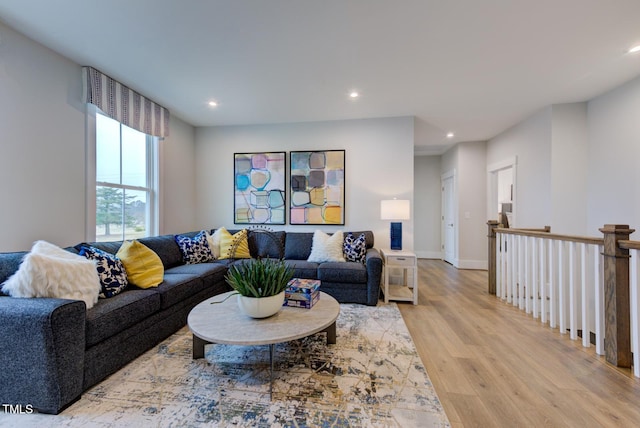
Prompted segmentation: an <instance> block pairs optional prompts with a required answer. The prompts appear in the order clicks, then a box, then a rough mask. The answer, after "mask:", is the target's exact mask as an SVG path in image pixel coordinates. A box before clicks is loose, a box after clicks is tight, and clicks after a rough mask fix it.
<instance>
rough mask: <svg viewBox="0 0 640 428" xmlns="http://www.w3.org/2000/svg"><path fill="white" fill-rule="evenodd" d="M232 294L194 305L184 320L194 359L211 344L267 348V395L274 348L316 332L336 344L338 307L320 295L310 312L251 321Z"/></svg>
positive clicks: (294, 311) (288, 311) (289, 309)
mask: <svg viewBox="0 0 640 428" xmlns="http://www.w3.org/2000/svg"><path fill="white" fill-rule="evenodd" d="M234 293H235V292H233V291H230V292H228V293H224V294H219V295H217V296H214V297H211V298H210V299H207V300H205V301H204V302H201V303H199V304H198V305H196V306H195V307H194V308H193V309H192V310H191V312H189V316H188V317H187V325H188V326H189V330H191V333H192V334H193V358H194V359H198V358H204V347H205V345H207V344H210V343H214V344H215V343H217V344H224V345H269V362H270V365H271V385H270V393H272V392H273V348H274V345H275V344H276V343H282V342H289V341H291V340H295V339H300V338H303V337H307V336H310V335H312V334H314V333H318V332H326V333H327V344H333V343H336V319H337V318H338V314H339V313H340V305H339V304H338V302H337V301H336V299H334V298H333V297H331V296H329V295H328V294H326V293H323V292H320V299H319V300H318V302H317V303H316V304H315V305H314V306H313V307H312V308H311V309H305V308H294V307H289V306H283V307H282V309H281V310H280V311H279V312H278V313H276V314H275V315H273V316H271V317H269V318H262V319H255V318H251V317H249V316H247V315H245V314H243V313H242V312H240V309H239V308H238V303H237V299H236V297H235V296H232V294H234Z"/></svg>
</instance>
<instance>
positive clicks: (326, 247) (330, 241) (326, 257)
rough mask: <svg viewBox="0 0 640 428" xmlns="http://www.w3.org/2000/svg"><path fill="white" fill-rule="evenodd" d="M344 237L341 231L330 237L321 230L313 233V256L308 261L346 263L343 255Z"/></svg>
mask: <svg viewBox="0 0 640 428" xmlns="http://www.w3.org/2000/svg"><path fill="white" fill-rule="evenodd" d="M343 242H344V236H343V233H342V231H341V230H339V231H337V232H335V233H334V234H333V235H331V236H329V235H327V234H326V233H324V232H322V231H321V230H316V231H315V232H314V233H313V244H312V245H311V254H310V255H309V258H308V259H307V261H309V262H316V263H321V262H344V261H345V260H344V255H343V253H342V244H343Z"/></svg>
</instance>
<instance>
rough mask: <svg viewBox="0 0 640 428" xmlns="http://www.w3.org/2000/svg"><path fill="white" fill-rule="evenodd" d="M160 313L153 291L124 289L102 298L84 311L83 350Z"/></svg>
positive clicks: (155, 292) (158, 296) (157, 297)
mask: <svg viewBox="0 0 640 428" xmlns="http://www.w3.org/2000/svg"><path fill="white" fill-rule="evenodd" d="M159 310H160V294H158V293H157V291H156V290H155V289H149V290H126V291H124V292H122V293H120V294H118V295H116V296H113V297H112V298H110V299H102V300H100V301H99V302H98V304H97V305H95V306H94V307H93V308H91V309H90V310H88V311H87V321H86V322H87V326H86V327H87V328H86V340H87V343H86V346H87V348H88V347H90V346H92V345H95V344H96V343H98V342H101V341H103V340H104V339H107V338H109V337H111V336H113V335H114V334H117V333H120V332H121V331H123V330H125V329H127V328H129V327H131V326H132V325H135V324H136V323H138V322H140V321H142V320H143V319H145V318H147V317H148V316H150V315H151V314H153V313H155V312H157V311H159Z"/></svg>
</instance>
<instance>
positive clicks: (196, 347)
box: [192, 322, 336, 398]
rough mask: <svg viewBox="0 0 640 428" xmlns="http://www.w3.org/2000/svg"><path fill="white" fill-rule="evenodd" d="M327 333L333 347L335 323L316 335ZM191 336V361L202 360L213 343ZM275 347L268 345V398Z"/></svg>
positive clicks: (328, 342) (328, 340) (270, 392)
mask: <svg viewBox="0 0 640 428" xmlns="http://www.w3.org/2000/svg"><path fill="white" fill-rule="evenodd" d="M323 332H325V333H327V345H335V343H336V323H335V322H334V323H333V324H331V325H330V326H329V327H327V328H325V329H324V330H320V331H319V332H318V333H323ZM314 334H315V333H314ZM192 336H193V350H192V353H193V359H194V360H197V359H200V358H204V347H205V346H206V345H209V344H212V343H213V342H209V341H207V340H204V339H201V338H199V337H198V336H196V335H195V334H193V335H192ZM274 347H275V343H270V344H269V366H270V369H269V377H270V379H269V397H270V398H273V350H274Z"/></svg>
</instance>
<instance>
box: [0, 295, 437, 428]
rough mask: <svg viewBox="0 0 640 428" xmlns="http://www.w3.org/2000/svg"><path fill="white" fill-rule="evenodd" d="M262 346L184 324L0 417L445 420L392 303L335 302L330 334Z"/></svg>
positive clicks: (193, 421) (109, 423) (165, 423)
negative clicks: (202, 352) (98, 375)
mask: <svg viewBox="0 0 640 428" xmlns="http://www.w3.org/2000/svg"><path fill="white" fill-rule="evenodd" d="M274 366H275V367H274V382H273V397H272V398H270V396H269V386H270V374H269V349H268V346H255V347H243V346H228V345H214V346H208V347H207V350H206V358H205V359H201V360H195V361H194V360H193V359H192V358H191V334H190V332H189V330H188V329H187V328H186V327H185V328H183V329H182V330H180V331H179V332H177V333H176V334H174V335H173V336H171V337H169V338H168V339H167V340H165V341H164V342H162V343H161V344H160V345H158V346H156V347H155V348H153V349H152V350H150V351H149V352H147V353H146V354H144V355H143V356H141V357H139V358H138V359H136V360H135V361H133V362H132V363H130V364H129V365H127V366H126V367H124V368H123V369H122V370H120V371H119V372H117V373H115V374H114V375H112V376H111V377H109V378H108V379H106V380H105V381H103V382H101V383H100V384H98V385H96V386H95V387H93V388H92V389H90V390H89V391H87V392H85V393H84V394H83V396H82V399H81V400H79V401H78V402H76V403H75V404H73V405H72V406H70V407H69V408H68V409H66V410H65V411H64V412H62V413H61V414H60V415H57V416H51V415H10V414H7V413H5V414H3V413H0V426H3V427H20V428H22V427H26V426H39V427H42V426H47V425H48V426H56V427H128V426H137V427H148V426H154V427H199V426H237V427H312V426H313V427H315V426H321V427H403V428H405V427H412V426H414V427H418V426H419V427H430V426H433V427H442V426H449V422H448V420H447V417H446V415H445V413H444V411H443V409H442V406H441V404H440V402H439V400H438V397H437V396H436V393H435V391H434V389H433V386H432V385H431V381H430V380H429V376H428V375H427V372H426V370H425V368H424V366H423V364H422V362H421V361H420V357H419V356H418V354H417V352H416V349H415V346H414V344H413V341H412V339H411V336H410V335H409V332H408V330H407V327H406V325H405V323H404V321H403V319H402V316H401V315H400V312H399V310H398V308H397V306H396V304H395V303H392V304H388V305H382V304H381V305H379V306H377V307H368V306H361V305H344V304H343V305H340V316H339V318H338V320H337V344H335V345H329V346H327V345H326V336H325V335H324V334H317V335H314V336H312V337H308V338H306V339H302V340H299V341H293V342H289V343H284V344H278V345H276V347H275V354H274Z"/></svg>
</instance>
